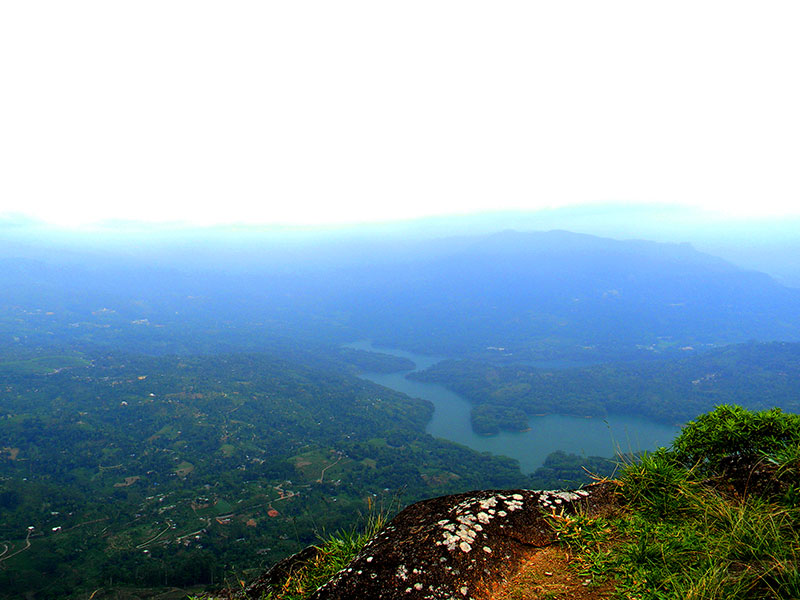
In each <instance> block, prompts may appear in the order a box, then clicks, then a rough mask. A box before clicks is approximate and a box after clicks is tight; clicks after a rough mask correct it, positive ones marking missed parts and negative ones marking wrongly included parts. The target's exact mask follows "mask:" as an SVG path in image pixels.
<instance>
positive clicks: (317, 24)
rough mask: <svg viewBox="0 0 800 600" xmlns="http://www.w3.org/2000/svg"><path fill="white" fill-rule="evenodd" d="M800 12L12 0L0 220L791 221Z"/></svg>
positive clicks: (730, 4)
mask: <svg viewBox="0 0 800 600" xmlns="http://www.w3.org/2000/svg"><path fill="white" fill-rule="evenodd" d="M798 26H800V3H797V2H794V1H780V0H779V1H772V2H768V3H753V2H737V1H726V2H706V1H702V0H701V1H698V0H694V1H690V2H684V1H673V2H668V3H666V2H661V3H652V2H641V1H635V2H620V1H614V0H611V1H607V2H584V1H580V0H579V1H575V2H533V1H530V0H529V1H525V2H514V1H509V2H470V1H459V2H449V1H448V2H442V1H436V0H425V1H420V2H418V1H414V0H409V1H404V2H375V1H374V0H369V1H363V2H353V1H348V0H342V1H337V2H330V1H324V2H313V1H302V0H298V1H293V2H263V1H257V2H250V1H246V0H245V1H240V2H204V1H202V0H200V1H191V2H188V1H182V0H174V1H167V2H165V1H164V0H158V1H150V0H140V1H137V2H109V1H108V0H102V1H96V2H87V1H83V0H73V1H70V2H62V1H47V0H44V1H41V2H3V3H0V55H1V56H3V60H2V61H0V81H2V82H3V90H4V91H3V93H2V95H1V96H0V108H1V109H2V110H0V216H2V215H6V216H8V215H16V216H19V215H25V216H29V217H33V218H37V219H43V220H45V221H48V222H50V223H55V224H59V225H68V226H71V225H82V224H86V223H92V222H97V221H104V220H109V219H124V220H136V221H156V222H186V223H191V224H199V225H212V224H222V223H248V224H255V223H282V224H314V225H318V224H329V223H330V224H334V223H351V222H359V221H384V220H392V219H407V218H414V217H420V216H428V215H442V214H452V213H471V212H481V211H488V210H498V209H522V210H537V209H541V208H548V207H561V206H570V205H584V204H594V203H623V204H626V203H629V204H640V203H642V204H648V203H659V204H664V203H666V204H672V203H675V204H680V205H686V206H693V207H700V208H703V209H708V210H710V211H715V212H717V213H720V214H723V215H728V216H732V217H737V218H746V217H754V216H776V215H777V216H780V215H787V214H791V215H799V214H800V177H798V165H800V142H798V140H800V110H798V108H797V107H798V106H800V78H798V77H797V57H798V56H800V36H798V35H797V30H798Z"/></svg>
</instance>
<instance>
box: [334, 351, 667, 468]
mask: <svg viewBox="0 0 800 600" xmlns="http://www.w3.org/2000/svg"><path fill="white" fill-rule="evenodd" d="M347 347H349V348H356V349H360V350H368V351H371V352H383V353H384V354H392V355H394V356H402V357H404V358H408V359H410V360H412V361H414V363H415V364H416V365H417V366H416V369H414V370H412V371H404V372H401V373H388V374H387V373H369V372H362V373H361V374H360V375H361V377H363V378H364V379H368V380H369V381H373V382H375V383H377V384H379V385H382V386H385V387H388V388H391V389H393V390H396V391H398V392H403V393H404V394H407V395H409V396H412V397H414V398H422V399H424V400H428V401H430V402H432V403H433V406H434V409H435V410H434V413H433V418H432V419H431V422H430V423H429V424H428V427H427V432H428V433H430V434H431V435H433V436H435V437H440V438H444V439H448V440H451V441H453V442H457V443H459V444H463V445H465V446H469V447H470V448H472V449H474V450H477V451H479V452H490V453H492V454H500V455H505V456H509V457H511V458H515V459H517V460H518V461H519V463H520V467H521V468H522V470H523V471H524V472H526V473H529V472H532V471H535V470H536V469H537V468H538V467H540V466H541V465H542V463H543V462H544V459H545V458H546V457H547V455H548V454H550V453H551V452H554V451H556V450H563V451H565V452H571V453H573V454H578V455H580V456H607V457H612V456H614V455H615V454H617V453H618V452H623V453H626V452H638V451H642V450H654V449H655V448H658V447H659V446H668V445H669V444H670V443H672V440H673V439H674V438H675V436H676V435H677V433H678V431H679V428H678V427H675V426H672V425H665V424H663V423H658V422H655V421H651V420H650V419H646V418H644V417H638V416H627V415H608V416H606V417H594V418H586V417H574V416H567V415H546V416H542V417H529V418H528V424H529V426H530V430H529V431H522V432H508V431H502V432H500V433H499V434H497V435H492V436H484V435H478V434H476V433H475V432H474V431H473V430H472V425H471V423H470V409H471V408H472V404H471V403H470V402H469V401H468V400H467V399H466V398H464V397H463V396H461V395H459V394H456V393H455V392H452V391H450V390H449V389H447V388H446V387H444V386H442V385H439V384H437V383H425V382H421V381H414V380H411V379H407V378H406V375H408V374H409V373H412V372H414V371H421V370H424V369H427V368H428V367H430V366H431V365H434V364H436V363H437V362H439V361H440V360H443V358H444V357H441V356H428V355H422V354H415V353H412V352H406V351H403V350H395V349H391V348H376V347H374V346H372V343H371V342H369V341H360V342H354V343H352V344H347Z"/></svg>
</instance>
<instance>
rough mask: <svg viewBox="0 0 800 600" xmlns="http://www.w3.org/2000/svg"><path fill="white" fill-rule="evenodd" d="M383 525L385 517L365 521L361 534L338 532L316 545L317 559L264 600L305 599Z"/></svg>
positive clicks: (343, 566)
mask: <svg viewBox="0 0 800 600" xmlns="http://www.w3.org/2000/svg"><path fill="white" fill-rule="evenodd" d="M385 524H386V517H385V516H384V515H373V516H371V517H370V518H368V519H367V523H366V526H365V528H364V530H363V531H361V532H356V531H347V532H338V533H337V534H335V535H332V536H329V537H326V538H325V539H323V540H322V542H321V543H320V544H319V545H318V546H317V550H318V552H317V556H316V557H315V558H314V559H312V560H311V561H309V562H308V563H306V564H304V565H302V566H301V567H299V568H298V569H297V570H296V571H294V572H292V574H291V575H290V576H289V578H288V579H287V580H286V581H285V582H284V583H283V586H282V587H281V589H279V590H277V591H276V592H273V593H272V594H270V595H269V596H267V597H266V598H265V600H305V599H306V598H308V597H310V596H311V595H312V594H313V593H314V592H316V591H317V589H318V588H319V587H320V586H321V585H323V584H324V583H327V582H328V580H330V579H331V578H332V577H333V576H334V575H335V574H336V573H338V572H339V571H341V570H342V569H344V568H345V567H346V566H347V565H348V564H349V563H350V561H352V560H353V559H354V558H355V557H356V555H357V554H358V553H359V551H360V550H361V549H362V548H363V547H364V545H365V544H366V543H367V542H368V541H369V540H370V539H372V537H373V536H374V535H375V534H376V533H377V532H378V531H379V530H380V529H381V528H382V527H383V526H384V525H385Z"/></svg>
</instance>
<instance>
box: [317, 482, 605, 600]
mask: <svg viewBox="0 0 800 600" xmlns="http://www.w3.org/2000/svg"><path fill="white" fill-rule="evenodd" d="M611 497H612V494H611V490H610V488H609V484H605V483H600V484H595V485H592V486H588V487H587V488H586V489H582V490H577V491H532V490H486V491H476V492H468V493H465V494H456V495H453V496H442V497H439V498H432V499H430V500H424V501H422V502H418V503H416V504H412V505H411V506H409V507H408V508H406V509H404V510H403V511H402V512H400V513H399V514H398V515H397V516H396V517H395V518H394V519H392V521H391V522H390V523H388V524H387V525H386V527H384V528H383V529H382V530H381V531H379V532H378V533H377V534H376V535H375V537H374V538H373V539H372V540H371V541H369V542H368V543H367V544H366V545H365V546H364V548H363V549H362V551H361V552H359V554H358V555H357V556H356V558H355V559H353V561H352V562H351V563H350V564H349V565H348V566H347V567H346V568H345V569H343V570H342V571H340V572H339V573H338V574H336V575H335V576H334V577H333V578H332V579H331V580H330V581H329V582H328V583H327V584H325V585H323V586H322V587H321V588H320V589H319V590H317V592H316V593H315V594H314V596H312V598H313V599H314V600H365V599H369V600H379V599H383V600H390V599H400V598H403V599H405V600H411V599H419V600H422V599H426V600H434V599H435V600H438V599H448V600H449V599H456V600H472V599H474V600H479V599H487V598H490V597H491V594H492V592H493V590H494V589H495V588H496V587H497V586H498V585H499V584H501V583H502V582H504V581H505V580H506V579H507V578H509V577H510V576H511V575H513V574H514V573H515V572H516V571H517V570H518V568H519V566H520V564H521V562H522V561H523V560H524V559H525V558H526V557H527V556H528V555H529V554H530V552H531V550H532V549H534V548H541V547H544V546H547V545H549V544H552V543H553V542H554V541H555V534H554V532H553V529H552V527H551V526H550V525H549V524H548V522H547V519H546V518H545V514H546V513H556V514H574V513H575V512H577V511H580V510H582V511H586V512H588V513H590V514H592V513H596V512H598V510H600V509H602V508H605V507H607V506H609V505H610V503H611Z"/></svg>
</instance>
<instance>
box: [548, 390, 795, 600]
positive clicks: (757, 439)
mask: <svg viewBox="0 0 800 600" xmlns="http://www.w3.org/2000/svg"><path fill="white" fill-rule="evenodd" d="M798 491H800V415H794V414H787V413H782V412H781V411H779V410H770V411H763V412H750V411H746V410H744V409H741V408H738V407H733V406H721V407H718V408H717V409H715V410H714V411H713V412H711V413H708V414H706V415H703V416H702V417H700V418H698V419H697V420H696V421H693V422H691V423H689V424H688V425H687V426H686V427H685V428H684V430H683V431H682V433H681V435H680V436H679V437H678V438H677V439H676V440H675V442H674V444H673V446H672V448H671V449H662V450H659V451H657V452H654V453H652V454H647V455H644V456H642V457H641V458H640V460H638V461H637V462H635V463H633V464H630V465H628V466H627V468H626V469H625V470H624V472H623V474H622V475H621V477H620V479H619V480H618V496H619V499H620V504H621V506H620V508H619V510H618V511H616V512H615V513H614V514H612V515H611V516H605V517H596V518H587V517H577V518H566V517H560V516H558V515H554V516H553V523H554V526H555V527H556V529H557V531H558V533H559V536H560V538H561V540H562V541H563V542H564V543H565V544H567V545H568V546H570V547H571V548H572V550H573V551H574V552H575V556H576V561H575V565H576V566H577V568H578V570H579V575H580V576H582V577H586V578H590V579H592V581H594V582H595V583H602V582H603V581H608V580H609V579H610V580H613V581H614V588H615V589H616V595H617V597H618V598H626V599H631V600H634V599H637V600H647V599H653V600H656V599H658V600H662V599H673V598H674V599H676V600H677V599H682V600H683V599H688V598H695V599H711V598H719V599H723V598H724V599H728V598H742V599H749V598H752V599H762V598H774V599H790V598H799V597H800V494H798Z"/></svg>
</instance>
